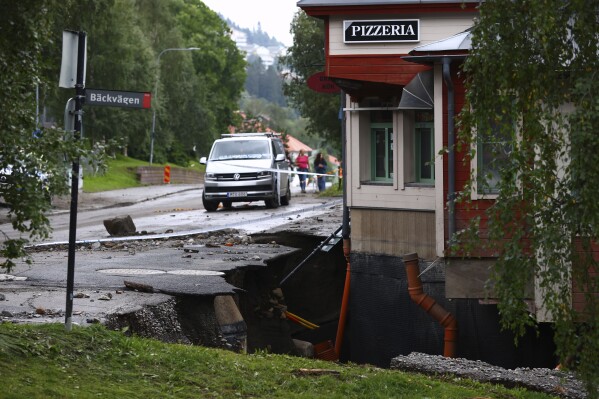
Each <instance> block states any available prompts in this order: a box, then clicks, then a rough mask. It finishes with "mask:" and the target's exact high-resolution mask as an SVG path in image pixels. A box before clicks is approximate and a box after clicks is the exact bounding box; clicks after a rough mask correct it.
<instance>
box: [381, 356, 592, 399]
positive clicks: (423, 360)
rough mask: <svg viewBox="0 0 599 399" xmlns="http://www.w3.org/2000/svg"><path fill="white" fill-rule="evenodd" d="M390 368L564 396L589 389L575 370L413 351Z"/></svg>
mask: <svg viewBox="0 0 599 399" xmlns="http://www.w3.org/2000/svg"><path fill="white" fill-rule="evenodd" d="M391 368H392V369H398V370H403V371H411V372H418V373H423V374H428V375H434V374H440V375H448V376H453V377H463V378H469V379H472V380H475V381H480V382H488V383H491V384H500V385H504V386H506V387H508V388H515V387H522V388H526V389H528V390H532V391H538V392H544V393H547V394H550V395H555V396H559V397H562V398H568V399H570V398H572V399H584V398H586V397H587V392H586V390H585V389H584V387H583V384H582V382H580V381H579V380H577V379H576V378H575V376H574V374H572V373H568V372H564V371H560V370H551V369H542V368H536V369H529V368H517V369H514V370H509V369H504V368H502V367H497V366H493V365H491V364H488V363H485V362H481V361H474V360H467V359H461V358H447V357H443V356H438V355H427V354H425V353H418V352H413V353H411V354H409V355H407V356H397V357H395V358H393V359H392V360H391Z"/></svg>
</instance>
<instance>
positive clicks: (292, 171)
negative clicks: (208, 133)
mask: <svg viewBox="0 0 599 399" xmlns="http://www.w3.org/2000/svg"><path fill="white" fill-rule="evenodd" d="M218 163H219V164H221V165H227V166H234V167H236V168H242V169H251V171H252V172H278V173H288V174H296V175H306V176H324V177H336V175H334V174H332V175H330V174H328V173H314V172H300V171H298V170H287V169H275V168H257V167H255V166H247V165H239V164H236V163H229V162H224V161H219V162H218Z"/></svg>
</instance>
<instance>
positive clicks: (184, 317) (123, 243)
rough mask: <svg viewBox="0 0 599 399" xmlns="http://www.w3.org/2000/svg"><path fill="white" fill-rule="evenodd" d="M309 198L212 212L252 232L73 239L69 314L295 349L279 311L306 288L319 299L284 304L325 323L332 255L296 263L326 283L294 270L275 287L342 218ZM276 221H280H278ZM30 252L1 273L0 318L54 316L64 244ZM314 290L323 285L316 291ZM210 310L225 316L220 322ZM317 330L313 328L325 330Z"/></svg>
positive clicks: (60, 298) (163, 332)
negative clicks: (292, 205)
mask: <svg viewBox="0 0 599 399" xmlns="http://www.w3.org/2000/svg"><path fill="white" fill-rule="evenodd" d="M308 202H309V203H308V204H304V207H303V209H302V210H301V212H300V211H298V209H293V210H286V209H285V208H282V209H281V210H280V211H279V212H278V213H277V214H276V215H275V214H273V215H267V216H261V214H260V213H259V212H252V211H251V210H250V211H249V212H245V211H244V209H242V208H239V209H233V210H229V211H224V210H223V211H218V212H216V214H217V216H218V215H219V214H222V215H224V218H225V219H224V220H226V219H227V213H231V212H236V211H237V212H240V213H242V219H246V220H242V221H241V226H242V227H247V230H250V231H254V232H257V233H255V234H254V235H253V236H250V235H248V234H247V230H237V229H233V228H230V227H226V226H227V225H226V224H223V223H217V224H215V225H213V226H205V227H204V228H203V229H196V230H195V231H187V232H169V233H167V234H144V235H140V236H135V237H106V238H99V239H87V240H82V241H79V242H78V245H77V251H76V267H75V268H76V271H75V285H74V286H75V290H74V299H73V315H72V321H73V322H74V323H78V324H82V325H85V324H88V323H97V322H100V323H103V324H106V325H107V326H109V327H111V328H118V329H122V328H125V327H126V328H127V330H128V331H129V332H131V333H135V334H138V335H141V336H146V337H153V338H157V339H161V340H163V341H167V342H186V343H193V344H202V345H207V346H216V347H231V346H233V347H237V346H239V343H236V342H235V340H231V339H228V340H227V339H226V338H227V337H225V335H226V333H224V332H223V331H224V330H227V329H230V328H231V326H233V325H234V327H235V329H236V332H237V333H238V335H239V336H243V337H244V338H243V339H244V340H245V342H244V343H243V346H244V347H245V348H247V350H255V349H260V348H264V349H268V350H271V351H274V352H281V353H294V352H295V345H294V344H293V341H292V339H291V334H293V333H294V330H300V329H301V327H299V326H297V327H296V326H294V325H291V326H290V325H289V321H288V320H286V318H285V311H286V309H287V305H286V301H288V300H290V298H289V296H291V297H293V296H294V295H296V294H300V295H304V294H306V293H310V292H312V293H314V294H315V295H311V296H310V297H322V298H323V300H324V301H327V303H326V304H324V305H323V304H321V303H312V302H311V301H310V300H308V301H305V300H302V299H294V298H291V302H294V301H295V303H297V305H296V308H297V310H295V313H297V314H302V315H303V316H305V317H307V318H308V317H309V318H310V319H311V320H312V321H313V322H315V323H322V324H325V325H326V324H330V325H331V327H332V326H334V325H335V318H336V312H337V311H336V309H338V306H339V303H338V302H339V300H338V299H337V300H335V298H336V297H338V298H340V296H341V291H340V290H341V289H342V285H343V276H344V270H345V269H344V267H345V266H344V258H343V256H342V255H340V252H335V251H331V252H330V253H323V254H321V255H317V256H314V257H313V259H312V261H311V262H310V263H307V264H306V265H305V266H304V267H303V268H305V269H306V270H308V271H309V270H310V269H311V268H314V267H319V268H321V269H322V270H323V271H324V270H328V272H327V273H326V274H325V275H328V276H329V277H327V278H329V279H330V280H323V279H322V278H319V279H318V281H317V282H316V283H315V282H312V281H307V282H306V284H307V285H308V286H305V285H304V284H303V282H302V278H304V277H303V276H310V275H311V273H301V272H299V273H297V274H296V275H294V277H293V280H294V281H293V284H288V286H289V287H291V288H289V290H282V289H281V288H280V287H279V284H278V281H279V280H280V278H281V277H282V276H283V274H284V273H288V272H289V271H290V270H292V269H293V268H294V267H295V266H296V265H297V264H299V263H300V262H301V261H302V260H303V259H304V258H305V256H306V254H307V253H310V252H311V251H312V249H313V248H314V247H315V246H317V245H318V243H319V242H320V240H322V238H321V237H322V236H325V237H326V236H327V235H328V234H330V232H331V231H332V230H334V229H335V228H336V227H337V226H338V225H339V224H340V222H341V204H340V202H341V201H340V200H339V199H333V200H324V201H323V200H317V201H314V200H313V201H311V202H310V201H308ZM246 208H247V207H246ZM282 210H286V211H287V212H281V211H282ZM253 215H255V216H253ZM306 215H307V216H308V217H307V218H306V217H305V216H306ZM311 215H315V216H311ZM275 216H276V217H275ZM252 217H253V220H252ZM228 218H229V219H232V218H231V216H230V215H229V216H228ZM275 219H278V220H275ZM281 220H284V222H285V224H284V226H281V227H277V226H278V225H281ZM227 223H228V224H229V225H231V224H232V221H231V220H229V222H227ZM223 227H224V228H223ZM211 229H212V231H211ZM266 231H268V232H266ZM336 251H340V249H339V248H337V249H336ZM30 253H31V260H32V261H33V262H32V263H31V264H28V263H26V262H19V263H18V264H17V267H16V268H15V269H14V270H13V271H12V272H11V275H10V276H8V275H4V276H3V277H0V279H3V280H4V281H3V282H2V283H0V284H1V285H0V290H1V293H2V296H0V312H1V316H2V318H3V320H10V321H13V322H48V321H53V322H60V321H62V320H61V319H62V318H63V317H64V310H63V309H64V308H65V302H66V299H65V298H66V292H65V288H64V287H66V275H67V271H66V268H67V245H66V243H64V242H63V243H60V242H58V243H56V242H54V243H43V244H41V245H37V246H34V247H31V248H30ZM321 277H322V276H321ZM335 281H339V282H338V283H336V282H335ZM335 286H337V287H338V288H337V289H336V290H335V289H331V287H335ZM321 289H322V290H325V291H326V292H324V293H322V295H321V294H320V293H319V292H318V290H321ZM286 291H288V292H286ZM227 299H233V300H234V305H231V303H230V301H227ZM329 299H332V300H329ZM223 306H224V308H223ZM219 307H220V308H222V309H220V308H219ZM312 308H313V309H315V313H312V311H311V309H312ZM223 309H224V310H223ZM306 311H307V312H310V315H309V316H306V314H305V313H303V312H306ZM323 311H324V313H323ZM231 314H233V316H232V315H231ZM219 317H220V319H223V318H224V319H226V320H225V321H222V320H220V324H219ZM224 323H227V325H223V324H224ZM319 330H320V331H319V333H320V334H322V333H323V331H325V330H326V328H323V329H319ZM330 331H332V335H331V336H329V337H328V338H329V339H330V338H332V336H334V329H330Z"/></svg>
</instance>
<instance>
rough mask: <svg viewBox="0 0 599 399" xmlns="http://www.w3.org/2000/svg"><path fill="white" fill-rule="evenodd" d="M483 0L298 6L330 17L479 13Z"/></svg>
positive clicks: (361, 0) (335, 0)
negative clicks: (416, 13)
mask: <svg viewBox="0 0 599 399" xmlns="http://www.w3.org/2000/svg"><path fill="white" fill-rule="evenodd" d="M480 3H481V0H300V1H298V2H297V6H298V7H299V8H301V9H303V10H304V11H305V12H306V14H308V15H310V16H312V17H317V18H326V17H327V16H329V15H368V14H381V13H383V14H407V13H412V14H413V13H415V12H418V13H438V12H452V13H455V12H478V10H477V8H478V6H479V5H480Z"/></svg>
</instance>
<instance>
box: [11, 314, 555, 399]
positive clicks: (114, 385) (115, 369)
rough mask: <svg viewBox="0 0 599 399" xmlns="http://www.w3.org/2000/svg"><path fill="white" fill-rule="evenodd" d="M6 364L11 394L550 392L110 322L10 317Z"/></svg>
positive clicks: (529, 396)
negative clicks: (202, 341) (189, 340)
mask: <svg viewBox="0 0 599 399" xmlns="http://www.w3.org/2000/svg"><path fill="white" fill-rule="evenodd" d="M0 368H1V369H2V370H3V372H2V390H1V391H0V397H1V398H70V397H76V398H80V399H85V398H117V397H122V398H183V399H185V398H285V399H286V398H343V399H351V398H419V399H422V398H485V399H486V398H501V399H504V398H505V399H507V398H523V399H541V398H549V396H546V395H543V394H540V393H534V392H528V391H525V390H521V389H506V388H503V387H499V386H493V385H488V384H479V383H476V382H473V381H469V380H465V379H454V378H439V377H431V376H424V375H419V374H410V373H404V372H399V371H395V370H384V369H379V368H375V367H369V366H359V365H353V364H336V363H331V362H324V361H318V360H311V359H304V358H299V357H292V356H284V355H273V354H268V353H265V352H261V353H256V354H252V355H245V354H237V353H233V352H228V351H224V350H219V349H211V348H204V347H198V346H186V345H178V344H165V343H162V342H159V341H155V340H150V339H142V338H138V337H127V336H125V335H124V334H123V333H122V332H115V331H109V330H107V329H105V328H104V327H102V326H100V325H93V326H90V327H77V326H74V328H73V330H72V331H70V332H66V331H65V329H64V326H63V325H62V324H45V325H26V324H9V323H3V324H0ZM301 369H325V370H332V371H334V372H336V373H338V374H322V375H311V376H309V375H305V374H302V372H301Z"/></svg>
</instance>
